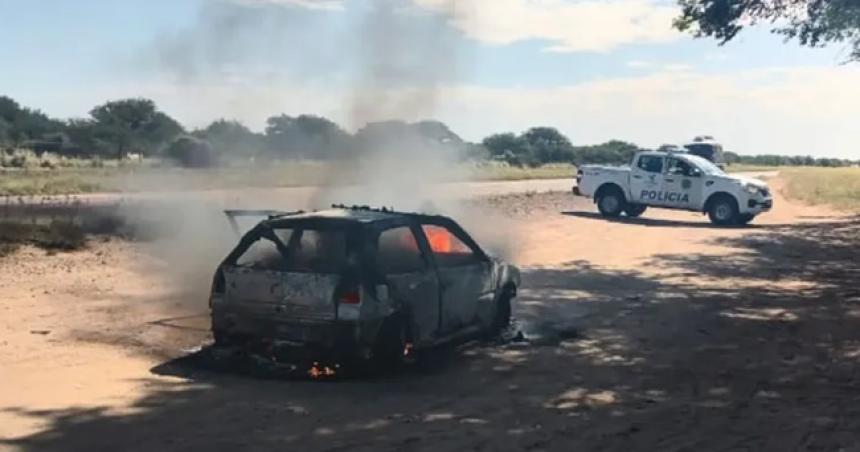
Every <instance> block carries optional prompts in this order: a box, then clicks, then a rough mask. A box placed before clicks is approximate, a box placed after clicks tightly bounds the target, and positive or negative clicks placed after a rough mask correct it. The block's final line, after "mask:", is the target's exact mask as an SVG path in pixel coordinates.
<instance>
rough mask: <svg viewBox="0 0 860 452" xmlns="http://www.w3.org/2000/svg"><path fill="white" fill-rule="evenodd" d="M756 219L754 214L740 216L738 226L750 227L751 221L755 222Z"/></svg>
mask: <svg viewBox="0 0 860 452" xmlns="http://www.w3.org/2000/svg"><path fill="white" fill-rule="evenodd" d="M754 218H755V215H752V214H745V215H738V224H739V225H748V224H750V222H751V221H753V219H754Z"/></svg>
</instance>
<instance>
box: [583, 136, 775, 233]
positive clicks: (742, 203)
mask: <svg viewBox="0 0 860 452" xmlns="http://www.w3.org/2000/svg"><path fill="white" fill-rule="evenodd" d="M577 181H578V183H577V187H576V189H575V192H576V193H578V194H581V195H583V196H588V197H591V198H592V199H594V202H595V203H596V204H597V207H598V209H599V210H600V212H601V214H602V215H604V216H606V217H617V216H619V215H621V214H622V213H624V214H626V215H627V216H630V217H637V216H639V215H642V214H643V213H644V212H645V210H646V209H647V208H648V207H658V208H667V209H679V210H688V211H694V212H702V213H705V214H708V215H709V217H710V219H711V221H712V222H713V223H715V224H719V225H730V224H746V223H749V222H750V221H752V220H753V218H755V217H756V216H757V215H759V214H760V213H762V212H765V211H768V210H770V208H771V207H772V205H773V200H772V198H771V194H770V190H769V189H768V187H767V184H765V183H764V182H763V181H760V180H757V179H751V178H745V177H739V176H731V175H728V174H726V173H725V172H723V170H722V169H721V168H719V167H718V166H717V165H715V164H714V163H713V162H711V161H709V160H707V159H705V158H702V157H700V156H697V155H692V154H690V153H688V152H663V151H644V152H639V153H638V154H636V155H635V156H634V158H633V161H632V163H631V165H630V166H629V167H607V166H594V165H584V166H582V167H581V168H580V169H579V172H578V175H577Z"/></svg>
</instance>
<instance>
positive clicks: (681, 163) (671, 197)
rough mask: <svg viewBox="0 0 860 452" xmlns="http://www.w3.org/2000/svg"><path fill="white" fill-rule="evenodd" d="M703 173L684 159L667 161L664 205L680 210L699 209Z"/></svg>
mask: <svg viewBox="0 0 860 452" xmlns="http://www.w3.org/2000/svg"><path fill="white" fill-rule="evenodd" d="M702 176H703V173H702V171H701V170H700V169H698V168H697V167H696V166H694V165H693V164H692V163H690V162H687V161H686V160H684V159H683V158H679V157H669V158H668V159H666V175H665V176H664V177H663V188H662V190H661V191H662V197H663V202H664V205H666V206H668V207H676V208H680V209H698V208H699V206H701V205H702V189H703V185H702V184H703V182H702V179H703V177H702Z"/></svg>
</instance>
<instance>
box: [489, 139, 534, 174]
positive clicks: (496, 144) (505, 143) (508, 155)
mask: <svg viewBox="0 0 860 452" xmlns="http://www.w3.org/2000/svg"><path fill="white" fill-rule="evenodd" d="M481 143H482V144H483V145H484V147H485V148H487V151H488V152H489V153H490V156H491V157H492V158H495V159H498V160H503V161H506V162H508V163H509V164H511V165H514V166H521V165H523V164H525V163H526V162H527V161H528V160H530V159H531V148H529V144H528V142H527V141H526V140H525V139H523V138H522V137H521V136H517V135H516V134H514V133H510V132H507V133H497V134H494V135H490V136H488V137H486V138H484V140H483V141H482V142H481Z"/></svg>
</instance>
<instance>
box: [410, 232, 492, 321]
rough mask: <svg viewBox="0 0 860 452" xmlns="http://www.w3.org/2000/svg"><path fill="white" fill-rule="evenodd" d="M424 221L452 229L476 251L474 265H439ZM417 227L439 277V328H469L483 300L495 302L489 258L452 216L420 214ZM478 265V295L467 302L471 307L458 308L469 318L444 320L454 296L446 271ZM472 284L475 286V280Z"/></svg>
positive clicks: (457, 236)
mask: <svg viewBox="0 0 860 452" xmlns="http://www.w3.org/2000/svg"><path fill="white" fill-rule="evenodd" d="M424 225H428V226H437V227H442V228H444V229H446V230H447V231H448V232H449V233H451V234H452V235H453V236H454V237H456V238H457V239H459V240H460V241H462V242H463V244H465V245H466V246H467V247H469V249H470V250H472V252H473V253H474V254H475V257H476V263H475V264H474V265H469V266H462V267H440V266H439V263H438V262H437V259H436V253H435V252H434V251H433V249H432V247H431V246H430V243H429V240H428V239H427V236H426V233H425V232H424V228H423V226H424ZM418 229H419V231H420V233H421V241H422V242H423V244H422V246H426V248H427V250H428V251H429V253H428V255H429V256H430V259H431V261H432V263H433V267H434V268H435V269H436V274H437V278H438V281H439V305H440V318H441V321H442V325H441V331H442V332H443V334H445V335H455V334H457V333H458V332H460V330H463V329H466V328H469V327H471V326H474V325H476V324H479V323H480V314H481V312H482V309H481V308H482V304H483V303H487V302H489V303H493V302H495V291H494V290H493V288H492V286H491V284H490V279H491V277H492V274H491V273H492V261H491V260H490V258H489V256H487V254H486V253H485V252H484V250H483V249H481V247H480V245H478V243H477V242H475V240H474V239H472V237H471V236H470V235H469V234H468V233H467V232H466V231H465V230H464V229H463V228H462V227H460V225H458V224H457V223H456V222H454V221H453V220H449V219H446V218H443V217H429V218H422V219H421V220H420V221H419V224H418ZM472 266H474V267H479V268H480V270H481V271H480V276H481V278H480V281H479V282H480V288H479V290H478V292H479V293H478V294H477V297H475V299H474V300H472V301H471V302H470V303H471V304H472V306H473V309H472V308H467V309H466V310H463V311H460V314H461V317H462V318H463V319H465V318H466V317H465V316H463V315H462V314H464V313H465V314H466V315H470V314H471V316H472V318H470V319H466V320H465V321H464V322H463V323H460V324H447V323H446V319H447V318H448V316H447V314H448V312H449V310H450V309H452V306H451V304H452V302H451V298H452V297H453V296H454V294H452V289H451V287H450V284H448V283H447V282H446V281H445V276H447V275H445V272H447V271H448V269H462V268H464V267H472ZM475 287H478V284H477V283H476V285H475Z"/></svg>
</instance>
